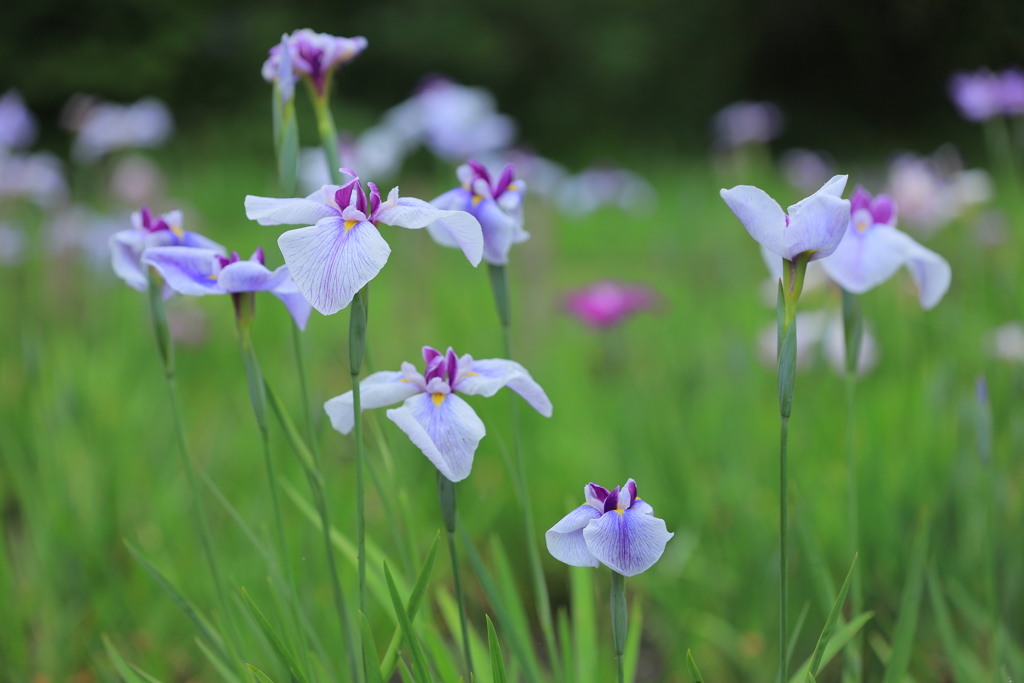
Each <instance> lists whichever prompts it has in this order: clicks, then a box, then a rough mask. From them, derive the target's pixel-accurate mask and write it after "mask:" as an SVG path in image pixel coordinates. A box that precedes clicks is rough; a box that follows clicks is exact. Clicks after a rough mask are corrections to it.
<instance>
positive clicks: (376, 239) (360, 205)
mask: <svg viewBox="0 0 1024 683" xmlns="http://www.w3.org/2000/svg"><path fill="white" fill-rule="evenodd" d="M342 171H343V172H345V173H347V174H348V175H350V176H353V178H352V180H350V181H349V182H348V183H346V184H345V185H340V186H339V185H324V186H323V187H322V188H320V190H319V191H317V192H314V193H313V194H311V195H309V196H308V197H306V198H305V199H272V198H270V197H255V196H253V195H248V196H247V197H246V198H245V215H246V216H248V217H249V219H250V220H254V221H257V222H258V223H259V224H260V225H308V226H310V227H305V228H299V229H297V230H289V231H288V232H286V233H284V234H283V235H281V237H280V238H278V240H277V244H278V246H280V247H281V253H282V254H284V261H285V263H286V264H288V267H289V268H290V269H291V274H292V280H294V281H295V284H296V286H298V288H299V291H301V292H302V294H303V296H305V297H306V299H307V300H308V301H309V303H311V304H312V305H313V308H315V309H316V310H318V311H320V312H321V313H323V314H324V315H331V314H333V313H337V312H338V311H340V310H341V309H343V308H345V307H346V306H348V305H349V303H350V302H351V301H352V297H354V296H355V295H356V293H357V292H358V291H359V290H360V289H362V288H363V286H364V285H365V284H366V283H367V282H369V281H370V280H372V279H373V278H374V277H376V275H377V273H379V272H380V269H381V268H383V267H384V264H385V263H387V260H388V255H389V254H390V253H391V247H389V246H388V243H387V242H385V241H384V239H383V238H382V237H381V236H380V232H379V231H378V230H377V226H378V224H380V223H385V224H387V225H393V226H397V227H400V228H410V229H418V228H425V227H428V226H432V229H433V230H435V231H444V232H445V233H447V235H448V237H449V239H450V240H451V241H452V242H453V243H455V244H457V245H458V246H459V247H460V248H461V249H462V252H463V253H464V254H465V255H466V258H468V259H469V262H470V263H472V264H473V265H474V266H476V265H478V264H479V263H480V258H481V256H482V253H483V248H484V240H483V235H482V234H481V231H480V224H479V223H478V222H477V220H476V218H474V217H473V216H471V215H470V214H468V213H466V212H464V211H445V210H441V209H437V208H435V207H433V206H431V205H430V204H428V203H427V202H425V201H423V200H422V199H414V198H411V197H401V198H400V197H399V196H398V188H397V187H396V188H394V189H392V190H391V193H390V194H389V195H388V198H387V201H385V202H381V198H380V191H379V190H378V189H377V186H376V185H374V184H373V183H368V184H367V186H368V187H369V188H370V193H369V197H367V193H366V192H365V191H364V190H363V187H362V185H361V184H360V183H359V178H358V177H356V176H355V173H353V172H352V171H350V170H348V169H344V168H343V169H342Z"/></svg>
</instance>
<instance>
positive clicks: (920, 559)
mask: <svg viewBox="0 0 1024 683" xmlns="http://www.w3.org/2000/svg"><path fill="white" fill-rule="evenodd" d="M928 530H929V524H928V518H927V517H924V518H922V520H921V524H920V528H919V529H918V531H917V536H916V537H915V538H914V544H913V546H911V550H910V565H909V566H908V568H907V580H906V584H905V585H904V587H903V595H902V596H900V613H899V616H898V617H897V618H896V627H895V628H894V629H893V637H892V655H891V657H890V658H889V665H888V666H887V667H886V668H885V677H884V678H883V679H882V682H883V683H899V682H900V681H902V680H903V677H904V675H905V674H906V673H907V668H908V667H909V666H910V653H911V651H912V649H913V647H914V634H915V633H916V632H917V618H918V612H919V611H920V607H921V595H922V594H923V593H924V576H925V560H926V559H927V556H928Z"/></svg>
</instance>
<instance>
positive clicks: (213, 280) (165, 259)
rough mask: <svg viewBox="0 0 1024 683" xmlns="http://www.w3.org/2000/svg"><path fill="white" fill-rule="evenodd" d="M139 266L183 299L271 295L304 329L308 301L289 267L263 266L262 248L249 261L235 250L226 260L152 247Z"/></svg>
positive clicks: (209, 253)
mask: <svg viewBox="0 0 1024 683" xmlns="http://www.w3.org/2000/svg"><path fill="white" fill-rule="evenodd" d="M142 263H143V264H144V265H147V266H152V267H153V268H156V270H157V272H159V273H160V276H161V277H163V279H164V282H166V283H167V285H168V286H169V287H170V288H171V289H173V290H174V291H175V292H177V293H179V294H184V295H186V296H205V295H207V294H243V293H245V292H270V293H271V294H273V295H274V296H276V297H277V298H278V299H280V300H281V301H283V302H284V305H285V306H286V307H287V308H288V312H289V313H291V316H292V319H293V320H294V321H295V324H296V326H298V328H299V329H300V330H305V329H306V321H308V320H309V314H310V311H311V310H312V308H311V307H310V305H309V302H308V301H306V299H305V298H303V296H302V294H301V293H300V292H299V290H298V288H296V287H295V284H294V283H293V282H292V281H291V277H290V276H289V273H288V266H281V267H280V268H278V269H276V270H270V269H268V268H267V267H266V265H264V258H263V249H262V247H261V248H258V249H257V250H256V252H255V253H254V254H253V255H252V256H251V257H250V258H249V260H248V261H243V260H241V259H240V258H239V256H238V252H237V251H236V252H231V257H230V258H225V257H224V256H222V255H221V254H220V253H218V252H216V251H214V250H212V249H197V248H194V247H153V248H150V249H147V250H146V251H145V253H143V255H142Z"/></svg>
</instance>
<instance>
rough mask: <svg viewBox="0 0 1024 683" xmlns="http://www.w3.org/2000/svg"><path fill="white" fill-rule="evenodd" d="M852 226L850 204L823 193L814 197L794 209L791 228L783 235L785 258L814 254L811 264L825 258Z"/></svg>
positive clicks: (790, 222) (790, 220) (790, 218)
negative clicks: (806, 253)
mask: <svg viewBox="0 0 1024 683" xmlns="http://www.w3.org/2000/svg"><path fill="white" fill-rule="evenodd" d="M849 224H850V200H848V199H839V198H838V197H834V196H832V195H831V194H826V193H824V192H822V191H820V190H819V191H818V192H817V193H815V194H813V195H811V196H810V197H808V198H807V199H805V200H804V201H802V202H801V203H800V205H799V208H796V207H794V211H793V213H791V214H790V216H789V225H788V226H787V227H786V230H785V232H784V234H783V239H784V242H785V245H786V250H787V251H788V253H789V255H788V256H786V258H788V259H790V260H793V259H795V258H796V257H797V256H798V255H799V254H802V253H804V252H811V256H810V260H811V261H816V260H818V259H821V258H825V257H826V256H828V255H830V254H831V253H832V252H834V251H835V250H836V247H838V246H839V243H840V242H841V241H842V239H843V235H845V234H846V228H847V227H848V226H849Z"/></svg>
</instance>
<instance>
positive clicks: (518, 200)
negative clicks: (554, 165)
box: [427, 159, 530, 266]
mask: <svg viewBox="0 0 1024 683" xmlns="http://www.w3.org/2000/svg"><path fill="white" fill-rule="evenodd" d="M455 174H456V175H457V176H458V178H459V183H460V184H459V187H456V188H455V189H453V190H449V191H447V192H445V193H444V194H442V195H441V196H440V197H437V198H436V199H434V201H432V202H430V203H431V204H432V205H433V206H434V207H436V208H438V209H443V210H446V211H466V212H468V213H470V214H471V215H472V216H473V217H474V218H476V219H477V220H478V221H479V222H480V228H481V229H482V230H483V239H484V251H483V259H484V261H486V262H487V263H490V264H492V265H496V266H500V265H504V264H506V263H508V253H509V251H510V250H511V249H512V245H513V244H518V243H520V242H525V241H526V240H528V239H529V238H530V234H529V233H528V232H526V231H525V230H523V195H524V194H525V193H526V184H525V183H523V181H521V180H516V177H515V175H516V167H515V166H514V165H512V164H508V165H507V166H505V168H503V169H502V170H501V173H499V174H498V175H497V176H496V177H492V176H491V174H490V172H488V170H487V168H485V167H484V165H483V164H481V163H480V162H478V161H476V160H475V159H470V160H469V161H468V162H466V163H465V164H463V165H462V166H459V168H458V169H457V170H456V172H455ZM427 231H428V232H429V233H430V236H431V237H433V238H434V241H435V242H437V243H438V244H441V245H443V246H446V247H457V246H459V245H458V243H456V242H455V241H454V240H453V239H452V237H451V236H450V235H449V234H448V232H447V231H445V230H443V229H441V228H439V227H437V226H436V225H435V226H428V227H427Z"/></svg>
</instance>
